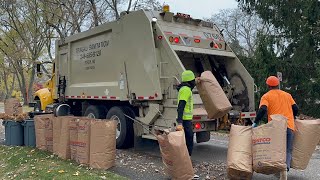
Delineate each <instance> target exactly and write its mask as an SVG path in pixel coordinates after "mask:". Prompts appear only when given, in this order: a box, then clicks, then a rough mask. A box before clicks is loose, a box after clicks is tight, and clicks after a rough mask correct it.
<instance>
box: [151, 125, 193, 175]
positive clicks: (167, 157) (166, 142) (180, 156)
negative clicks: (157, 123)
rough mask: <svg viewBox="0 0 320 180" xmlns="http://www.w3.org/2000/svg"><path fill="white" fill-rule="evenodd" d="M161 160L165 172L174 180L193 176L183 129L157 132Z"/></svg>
mask: <svg viewBox="0 0 320 180" xmlns="http://www.w3.org/2000/svg"><path fill="white" fill-rule="evenodd" d="M157 139H158V142H159V146H160V151H161V156H162V161H163V164H164V166H165V171H166V173H167V174H168V175H169V176H170V177H171V178H172V179H174V180H189V179H192V178H193V176H194V170H193V167H192V163H191V159H190V156H189V153H188V149H187V146H186V141H185V137H184V131H176V132H170V133H169V132H164V133H160V132H158V135H157Z"/></svg>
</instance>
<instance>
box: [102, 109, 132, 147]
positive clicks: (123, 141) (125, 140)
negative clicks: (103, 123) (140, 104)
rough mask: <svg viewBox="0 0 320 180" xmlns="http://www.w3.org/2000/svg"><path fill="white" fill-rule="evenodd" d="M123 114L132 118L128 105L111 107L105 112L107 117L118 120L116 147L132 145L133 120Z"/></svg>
mask: <svg viewBox="0 0 320 180" xmlns="http://www.w3.org/2000/svg"><path fill="white" fill-rule="evenodd" d="M125 115H127V116H130V117H131V118H134V117H133V116H134V113H133V111H132V110H131V109H130V108H129V107H113V108H111V109H110V110H109V112H108V113H107V119H112V120H116V121H117V122H118V125H117V134H116V138H117V148H118V149H126V148H130V147H132V146H133V139H134V133H133V121H132V120H131V119H130V118H127V117H126V116H125Z"/></svg>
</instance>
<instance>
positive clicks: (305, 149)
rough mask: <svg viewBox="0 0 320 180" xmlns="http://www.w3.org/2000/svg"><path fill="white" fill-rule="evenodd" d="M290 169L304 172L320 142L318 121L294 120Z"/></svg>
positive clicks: (319, 122) (319, 123)
mask: <svg viewBox="0 0 320 180" xmlns="http://www.w3.org/2000/svg"><path fill="white" fill-rule="evenodd" d="M295 127H296V131H295V132H294V140H293V151H292V161H291V167H292V168H294V169H301V170H304V169H306V168H307V166H308V164H309V161H310V158H311V156H312V154H313V152H314V151H315V149H316V146H317V143H318V142H319V141H320V120H296V121H295Z"/></svg>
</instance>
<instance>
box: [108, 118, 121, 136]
mask: <svg viewBox="0 0 320 180" xmlns="http://www.w3.org/2000/svg"><path fill="white" fill-rule="evenodd" d="M110 119H112V120H116V121H117V129H116V139H118V137H119V136H120V134H121V122H120V119H119V117H118V116H116V115H113V116H112V117H111V118H110Z"/></svg>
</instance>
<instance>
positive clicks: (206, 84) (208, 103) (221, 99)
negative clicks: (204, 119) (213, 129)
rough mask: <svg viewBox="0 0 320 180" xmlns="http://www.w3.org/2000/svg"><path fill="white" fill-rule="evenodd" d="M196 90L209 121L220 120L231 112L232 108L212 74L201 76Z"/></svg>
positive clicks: (205, 73) (207, 73)
mask: <svg viewBox="0 0 320 180" xmlns="http://www.w3.org/2000/svg"><path fill="white" fill-rule="evenodd" d="M197 89H198V92H199V94H200V97H201V99H202V101H203V105H204V107H205V109H206V111H207V112H208V118H209V119H216V118H221V117H222V116H224V115H225V114H226V113H228V112H229V111H230V110H231V108H232V106H231V104H230V102H229V100H228V98H227V96H226V94H225V93H224V91H223V89H222V88H221V86H220V84H219V83H218V81H217V79H216V78H215V77H214V75H213V74H212V72H210V71H205V72H203V73H202V74H201V77H200V82H198V83H197Z"/></svg>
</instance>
